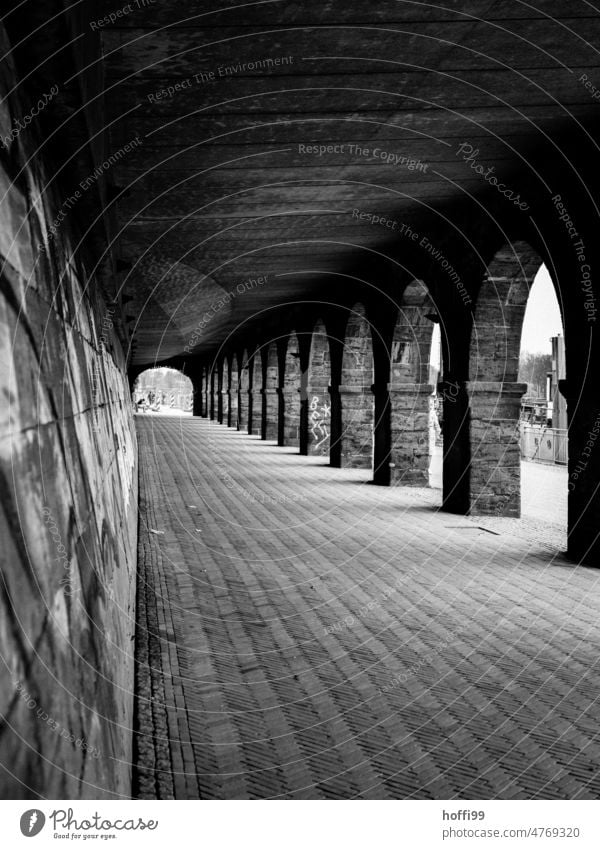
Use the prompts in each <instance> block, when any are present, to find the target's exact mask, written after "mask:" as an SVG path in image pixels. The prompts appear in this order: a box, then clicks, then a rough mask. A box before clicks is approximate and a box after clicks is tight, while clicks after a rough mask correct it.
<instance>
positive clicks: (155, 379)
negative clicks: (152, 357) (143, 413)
mask: <svg viewBox="0 0 600 849" xmlns="http://www.w3.org/2000/svg"><path fill="white" fill-rule="evenodd" d="M193 397H194V386H193V383H192V380H191V379H190V378H189V377H188V376H187V375H186V374H184V373H183V372H182V371H181V370H180V369H176V368H171V367H170V366H159V367H158V368H147V369H144V370H143V371H141V372H140V373H139V374H138V376H137V378H136V379H135V382H134V385H133V399H134V403H135V404H136V406H139V408H140V409H145V410H149V409H151V408H152V407H153V406H156V405H159V406H160V407H162V408H167V409H168V408H173V410H174V411H182V412H186V413H191V412H192V404H193ZM142 401H143V402H144V406H143V408H142V405H141V403H140V402H142Z"/></svg>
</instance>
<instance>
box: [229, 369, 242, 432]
mask: <svg viewBox="0 0 600 849" xmlns="http://www.w3.org/2000/svg"><path fill="white" fill-rule="evenodd" d="M239 391H240V386H239V377H238V367H237V359H236V357H235V355H234V356H233V357H232V360H231V370H230V383H229V419H228V422H227V423H228V425H229V427H232V428H235V430H238V429H239V427H238V399H239Z"/></svg>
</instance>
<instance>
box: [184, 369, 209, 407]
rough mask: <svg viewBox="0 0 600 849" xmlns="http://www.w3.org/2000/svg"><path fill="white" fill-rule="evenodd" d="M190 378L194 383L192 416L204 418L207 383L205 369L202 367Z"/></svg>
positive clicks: (190, 375)
mask: <svg viewBox="0 0 600 849" xmlns="http://www.w3.org/2000/svg"><path fill="white" fill-rule="evenodd" d="M188 377H189V378H190V380H191V381H192V391H193V401H192V415H193V416H204V415H205V413H204V409H205V408H204V387H205V383H206V380H205V377H204V368H202V367H201V368H199V369H197V371H193V372H192V373H191V374H189V375H188Z"/></svg>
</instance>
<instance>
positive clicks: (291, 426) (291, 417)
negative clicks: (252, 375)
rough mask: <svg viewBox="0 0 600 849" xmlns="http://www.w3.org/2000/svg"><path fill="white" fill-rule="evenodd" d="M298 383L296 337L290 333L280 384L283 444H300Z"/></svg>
mask: <svg viewBox="0 0 600 849" xmlns="http://www.w3.org/2000/svg"><path fill="white" fill-rule="evenodd" d="M300 383H301V369H300V353H299V348H298V337H297V336H296V334H295V333H292V334H291V336H290V338H289V340H288V344H287V350H286V357H285V371H284V375H283V386H282V401H283V404H282V406H283V444H284V445H297V446H299V445H300V390H301V385H300Z"/></svg>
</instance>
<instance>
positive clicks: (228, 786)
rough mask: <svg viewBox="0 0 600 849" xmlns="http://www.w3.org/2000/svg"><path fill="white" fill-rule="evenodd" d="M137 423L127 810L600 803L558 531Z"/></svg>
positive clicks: (188, 423)
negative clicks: (181, 805)
mask: <svg viewBox="0 0 600 849" xmlns="http://www.w3.org/2000/svg"><path fill="white" fill-rule="evenodd" d="M137 426H138V433H139V445H140V470H141V475H140V548H139V552H140V585H141V597H142V599H143V603H142V604H141V605H140V607H139V626H138V642H137V645H138V662H139V664H140V669H139V671H138V686H139V687H140V692H139V693H138V717H139V718H140V735H139V745H138V752H139V762H138V764H137V766H138V776H139V781H138V790H139V795H140V796H142V797H143V798H153V797H159V798H160V797H171V796H175V797H176V798H197V797H200V798H206V799H210V798H218V799H252V798H282V799H331V798H335V799H354V798H361V799H391V798H418V799H427V798H465V799H466V798H484V799H485V798H505V799H508V798H520V799H528V798H557V799H560V798H578V799H588V798H597V797H598V795H599V793H600V774H599V773H598V766H599V764H600V742H599V740H598V734H599V731H600V723H599V721H598V720H599V718H600V708H599V706H598V701H597V699H598V694H599V684H600V668H599V661H598V658H599V657H600V627H599V624H598V609H599V608H600V584H599V581H600V572H598V571H596V570H594V569H590V568H584V567H576V566H573V565H572V564H569V563H567V561H565V560H564V559H562V557H561V556H560V555H559V554H557V551H556V549H555V548H554V545H555V544H556V542H557V540H558V539H559V538H560V536H561V534H560V532H557V533H556V534H555V537H552V535H551V534H550V535H549V534H546V533H543V532H540V531H539V528H538V529H537V532H536V530H535V528H533V531H532V529H531V528H528V526H527V522H526V521H525V522H522V521H521V522H520V521H519V520H515V519H510V518H505V519H504V518H502V519H489V518H486V519H485V520H477V519H467V518H465V517H461V516H455V515H449V514H445V513H442V512H440V511H439V509H438V508H439V499H440V493H439V491H436V490H428V489H420V488H414V487H410V488H402V487H391V488H386V487H376V486H372V485H369V484H368V483H367V482H366V480H367V477H368V471H365V470H360V469H358V470H354V469H332V468H329V467H328V466H326V465H324V464H323V461H322V460H321V459H320V458H316V457H311V456H309V457H301V456H299V455H298V454H297V453H296V449H291V448H277V447H276V446H275V445H274V444H273V443H272V442H271V443H270V442H261V441H260V440H258V439H257V438H256V437H254V436H248V435H247V434H244V433H241V432H236V431H233V430H230V429H227V428H226V427H224V426H222V425H218V424H216V423H214V422H210V421H207V420H205V419H198V418H193V419H192V418H183V417H182V418H175V417H174V418H168V417H156V418H150V417H146V418H141V417H138V419H137ZM150 529H152V531H158V532H159V533H153V532H151V530H150ZM149 611H150V615H149ZM148 666H150V667H151V670H148V668H147V667H148ZM140 714H141V717H140Z"/></svg>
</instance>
